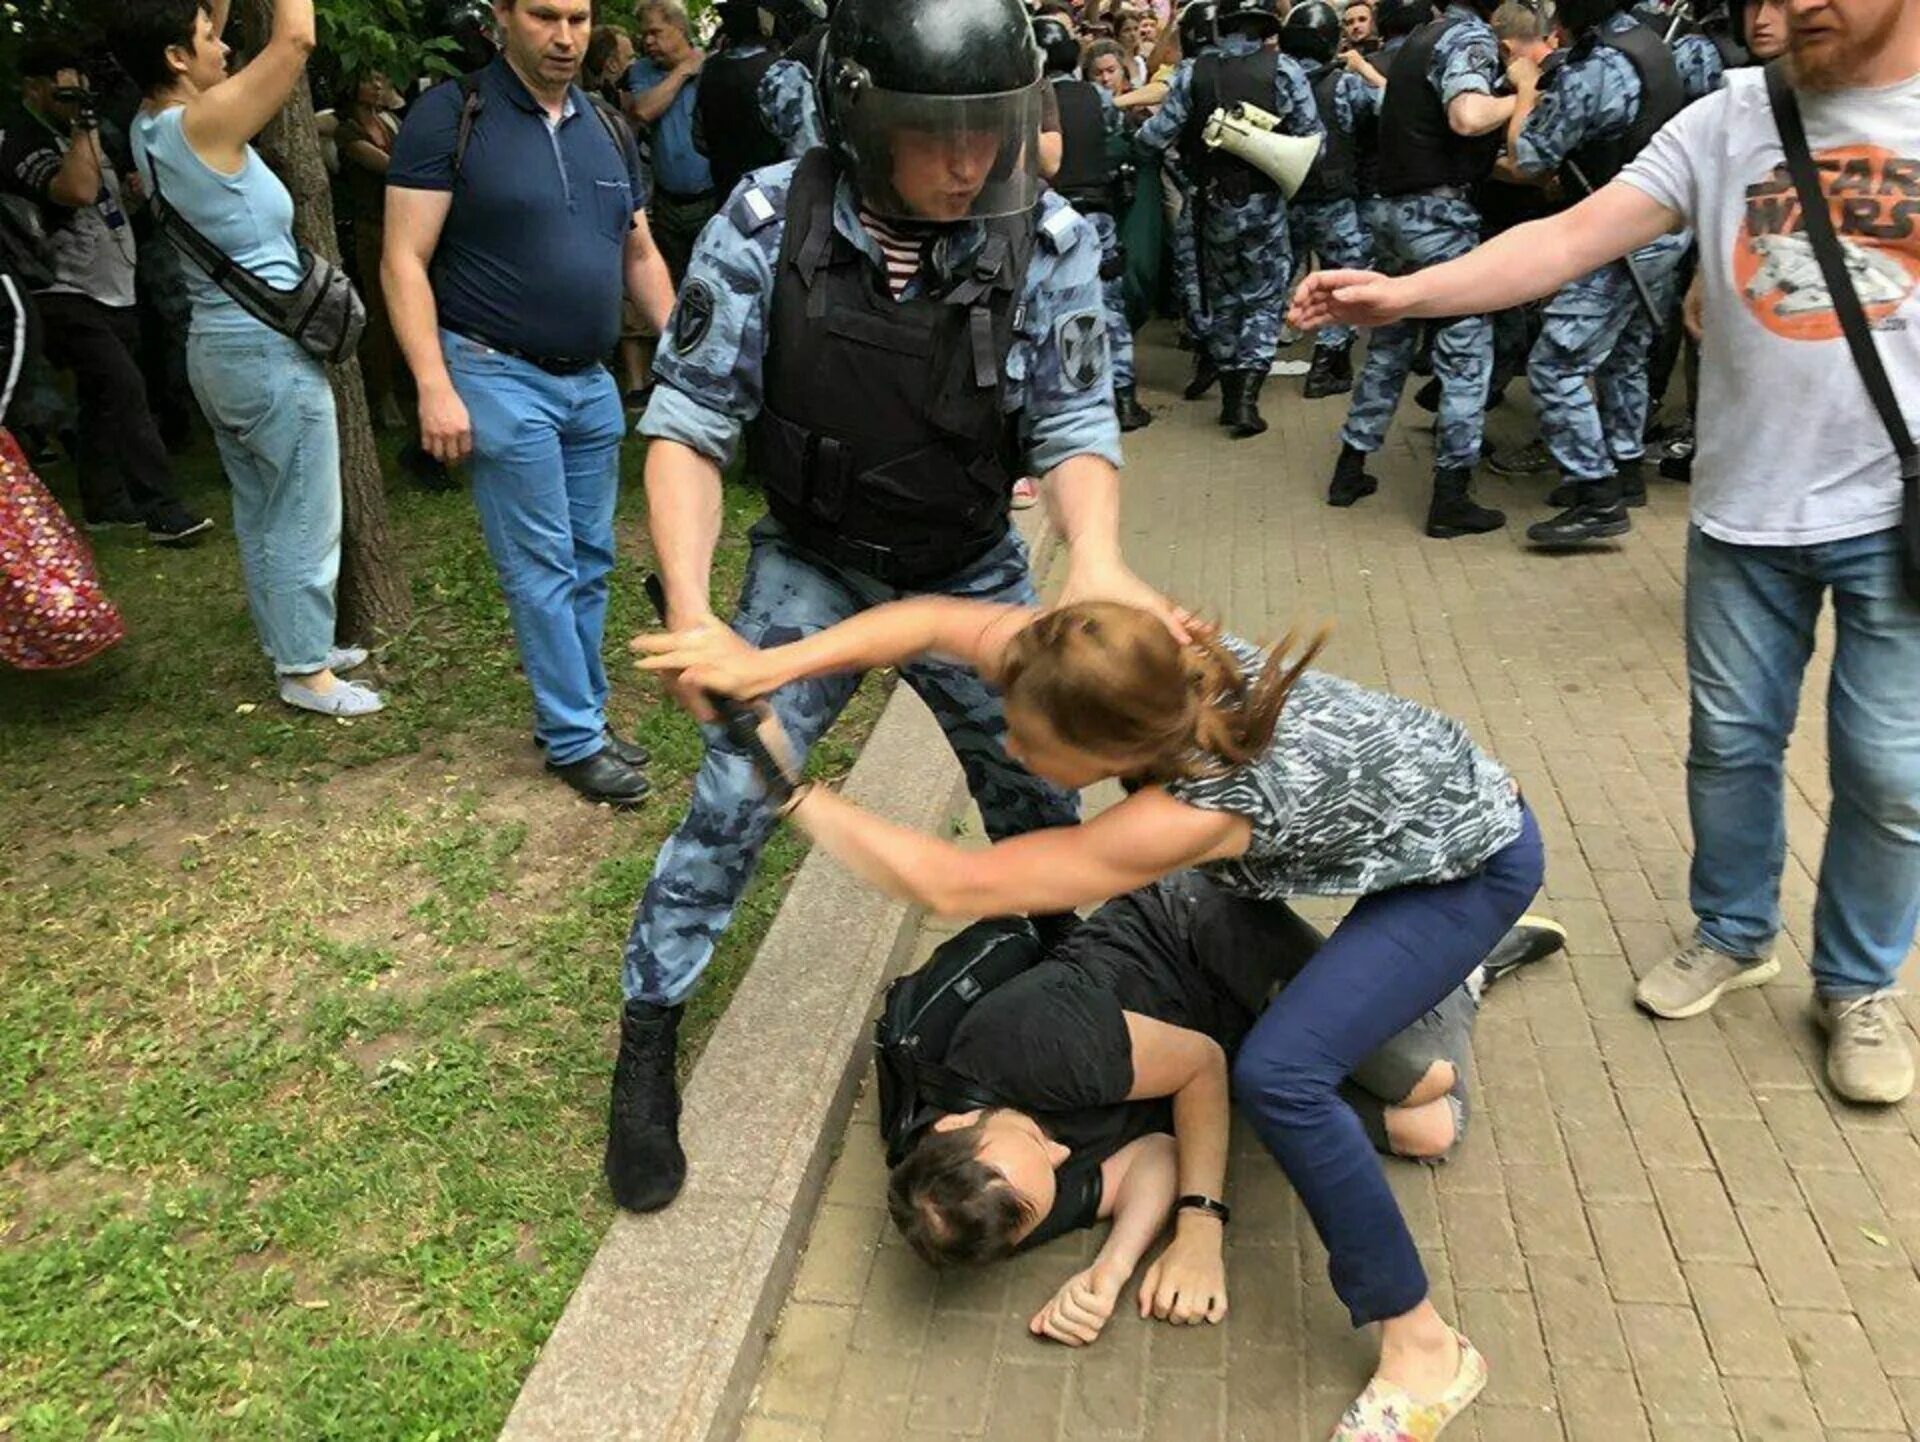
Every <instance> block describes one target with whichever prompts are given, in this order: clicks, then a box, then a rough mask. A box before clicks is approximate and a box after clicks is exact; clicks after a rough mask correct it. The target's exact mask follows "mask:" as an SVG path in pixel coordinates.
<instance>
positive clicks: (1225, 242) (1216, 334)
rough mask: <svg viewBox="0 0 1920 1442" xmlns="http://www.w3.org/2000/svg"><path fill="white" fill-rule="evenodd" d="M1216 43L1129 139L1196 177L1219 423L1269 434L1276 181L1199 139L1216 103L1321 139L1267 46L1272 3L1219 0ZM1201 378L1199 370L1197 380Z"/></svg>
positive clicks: (1279, 266)
mask: <svg viewBox="0 0 1920 1442" xmlns="http://www.w3.org/2000/svg"><path fill="white" fill-rule="evenodd" d="M1214 14H1215V23H1216V26H1217V28H1218V30H1219V33H1220V43H1219V49H1218V51H1217V52H1216V53H1214V54H1211V55H1206V54H1203V55H1201V56H1200V57H1199V58H1198V59H1197V60H1182V61H1181V62H1180V67H1179V69H1177V70H1175V71H1174V73H1173V79H1172V80H1171V81H1170V82H1168V85H1167V98H1166V99H1165V100H1164V101H1162V102H1161V105H1160V110H1159V112H1158V113H1157V114H1156V115H1155V116H1154V117H1153V118H1152V119H1151V120H1149V121H1148V122H1147V123H1146V124H1145V125H1143V126H1141V127H1140V132H1139V135H1138V136H1137V137H1136V138H1137V139H1138V141H1139V143H1140V144H1141V145H1142V146H1143V147H1145V148H1146V149H1148V150H1151V151H1156V152H1158V151H1163V150H1165V149H1167V148H1168V147H1169V146H1170V145H1173V144H1175V143H1176V142H1177V143H1178V144H1179V147H1180V153H1181V159H1182V162H1183V166H1184V168H1185V170H1186V171H1187V174H1188V175H1189V176H1190V177H1191V178H1192V179H1193V182H1194V190H1193V199H1194V206H1195V209H1196V210H1197V211H1198V214H1197V216H1196V217H1195V232H1196V235H1197V237H1198V240H1199V260H1200V286H1201V292H1202V296H1203V299H1204V303H1205V306H1206V309H1207V313H1208V319H1207V337H1206V344H1207V347H1208V354H1209V356H1210V358H1211V360H1212V362H1213V365H1214V367H1215V369H1217V371H1218V372H1219V375H1220V424H1221V425H1223V426H1225V427H1226V428H1227V432H1228V434H1230V435H1232V436H1233V437H1234V438H1235V439H1236V440H1238V439H1243V438H1245V437H1247V436H1257V435H1259V434H1260V433H1261V432H1262V431H1264V430H1266V428H1267V423H1266V422H1265V421H1264V420H1262V419H1261V417H1260V387H1261V386H1262V385H1264V384H1265V383H1266V379H1267V370H1268V367H1270V366H1271V365H1272V364H1273V357H1274V354H1275V352H1276V351H1278V350H1279V348H1280V325H1281V317H1282V315H1283V314H1284V312H1285V310H1286V307H1287V282H1288V280H1289V279H1290V278H1291V276H1292V271H1293V248H1292V245H1291V244H1290V243H1289V240H1288V236H1287V204H1286V198H1285V197H1284V196H1283V195H1282V194H1281V192H1280V182H1279V181H1277V180H1275V179H1274V178H1273V177H1272V176H1270V175H1267V174H1266V173H1265V172H1264V171H1261V170H1259V169H1257V168H1256V167H1254V166H1252V165H1249V164H1247V162H1246V161H1244V160H1241V159H1240V158H1239V157H1238V156H1235V155H1233V154H1231V153H1230V152H1228V151H1227V150H1224V149H1215V148H1213V147H1210V146H1208V145H1207V144H1206V143H1205V141H1204V139H1203V132H1204V131H1205V130H1206V126H1207V121H1208V120H1209V119H1211V118H1212V116H1213V113H1214V111H1215V110H1216V109H1222V108H1228V109H1230V108H1231V107H1233V106H1234V105H1238V104H1242V103H1246V104H1251V105H1255V106H1258V107H1259V108H1260V109H1262V110H1265V111H1267V112H1269V113H1270V114H1272V115H1274V116H1276V117H1278V119H1279V122H1280V126H1279V128H1280V130H1281V131H1282V132H1283V133H1285V134H1288V135H1316V136H1317V135H1319V134H1320V133H1321V127H1320V116H1319V114H1318V112H1317V111H1315V109H1314V107H1313V92H1312V90H1311V89H1309V88H1308V86H1307V77H1306V76H1305V75H1304V74H1302V73H1301V70H1300V67H1299V66H1298V65H1297V64H1295V63H1294V61H1293V60H1292V59H1291V58H1290V57H1288V56H1285V55H1282V54H1280V53H1279V52H1278V51H1275V50H1269V49H1268V48H1267V47H1266V43H1265V42H1266V41H1267V40H1268V39H1270V38H1272V37H1273V36H1274V35H1275V34H1277V33H1278V32H1279V29H1280V20H1279V17H1278V16H1276V15H1275V14H1274V12H1273V8H1272V0H1217V3H1216V6H1215V10H1214ZM1196 379H1198V377H1196Z"/></svg>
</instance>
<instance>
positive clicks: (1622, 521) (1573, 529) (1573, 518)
mask: <svg viewBox="0 0 1920 1442" xmlns="http://www.w3.org/2000/svg"><path fill="white" fill-rule="evenodd" d="M1632 529H1633V522H1632V520H1631V519H1629V518H1628V516H1627V508H1626V507H1625V506H1623V505H1621V504H1620V503H1619V502H1618V501H1614V502H1613V503H1612V504H1611V505H1595V504H1594V503H1593V502H1591V501H1585V502H1582V503H1581V504H1580V505H1577V506H1570V507H1569V508H1568V509H1566V510H1564V511H1562V512H1561V513H1560V514H1559V515H1557V516H1555V517H1553V518H1552V519H1551V520H1546V521H1536V522H1535V523H1534V524H1533V525H1531V526H1528V527H1527V539H1528V540H1529V541H1531V542H1533V544H1534V545H1536V546H1579V545H1584V544H1586V543H1587V542H1588V541H1610V540H1612V539H1613V538H1614V537H1615V536H1624V535H1626V533H1627V532H1628V531H1630V530H1632Z"/></svg>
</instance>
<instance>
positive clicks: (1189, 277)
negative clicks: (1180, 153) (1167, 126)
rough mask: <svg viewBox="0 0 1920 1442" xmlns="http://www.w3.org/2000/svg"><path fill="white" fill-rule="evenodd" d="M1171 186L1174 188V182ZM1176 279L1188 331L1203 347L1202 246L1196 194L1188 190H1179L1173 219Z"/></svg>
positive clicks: (1205, 323) (1204, 338)
mask: <svg viewBox="0 0 1920 1442" xmlns="http://www.w3.org/2000/svg"><path fill="white" fill-rule="evenodd" d="M1168 189H1169V190H1170V191H1171V190H1172V189H1173V187H1172V185H1171V184H1169V186H1168ZM1173 278H1174V284H1175V285H1176V286H1177V287H1178V288H1179V297H1180V314H1181V315H1182V317H1183V318H1184V319H1185V320H1186V323H1187V334H1188V335H1190V336H1192V337H1193V339H1194V343H1195V344H1196V345H1199V346H1201V347H1202V348H1204V347H1205V344H1206V334H1207V315H1206V302H1205V299H1204V298H1203V296H1202V295H1201V291H1200V249H1199V243H1198V241H1197V240H1196V239H1195V237H1194V233H1193V195H1192V193H1191V192H1189V191H1185V190H1182V191H1181V192H1180V211H1179V214H1177V215H1176V216H1174V219H1173Z"/></svg>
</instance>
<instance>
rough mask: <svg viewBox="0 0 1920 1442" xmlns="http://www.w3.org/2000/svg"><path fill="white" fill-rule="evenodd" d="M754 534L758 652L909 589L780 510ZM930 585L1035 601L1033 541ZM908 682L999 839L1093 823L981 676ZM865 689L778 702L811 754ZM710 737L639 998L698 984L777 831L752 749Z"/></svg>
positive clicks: (918, 668) (935, 665)
mask: <svg viewBox="0 0 1920 1442" xmlns="http://www.w3.org/2000/svg"><path fill="white" fill-rule="evenodd" d="M751 540H752V545H753V551H752V554H751V556H750V557H749V558H748V561H747V577H746V582H745V584H744V586H743V587H742V588H741V592H740V607H739V610H738V611H737V612H736V613H735V615H734V618H733V629H734V630H735V631H736V632H738V633H739V634H740V635H741V636H742V637H743V638H745V639H746V640H747V641H748V642H750V643H751V644H753V645H755V646H777V645H780V644H782V643H784V642H787V641H794V640H798V639H799V638H800V637H802V636H808V635H811V634H813V633H814V632H816V631H823V630H825V629H826V628H827V627H829V626H831V625H833V624H835V623H836V622H839V621H843V620H845V619H846V618H847V617H849V616H852V615H855V614H857V613H858V612H861V611H864V610H867V609H868V608H869V607H872V606H878V605H881V604H882V603H884V602H887V601H895V600H898V599H900V597H901V596H902V595H904V594H906V593H905V592H903V591H902V590H900V589H899V588H897V587H893V586H887V585H884V584H882V583H881V582H879V581H877V580H875V579H874V578H873V577H871V576H867V575H863V574H861V573H859V572H856V571H847V570H843V569H841V568H840V567H838V566H835V565H833V564H832V563H830V562H828V561H825V560H822V559H820V558H819V557H816V556H813V555H811V554H808V553H805V552H802V551H800V550H797V549H796V548H795V547H794V546H793V545H791V544H790V543H789V542H788V540H787V536H786V532H785V531H784V530H783V529H782V528H781V527H780V525H779V524H778V523H777V522H775V521H773V520H772V519H771V518H769V519H766V520H762V521H761V522H760V523H759V524H758V525H756V526H755V527H754V528H753V531H752V535H751ZM921 589H923V590H924V591H927V592H931V593H934V594H939V595H946V596H960V597H964V598H966V599H969V600H976V601H1000V602H1005V603H1008V604H1012V605H1022V606H1031V605H1033V604H1034V603H1035V599H1034V589H1033V576H1032V573H1031V571H1030V570H1029V568H1028V563H1027V550H1026V546H1025V545H1024V544H1023V543H1022V542H1021V540H1020V538H1019V536H1018V535H1016V534H1015V533H1013V532H1012V531H1009V532H1008V533H1007V537H1006V539H1005V540H1003V541H1001V542H1000V543H999V544H998V545H996V546H995V547H994V548H993V549H992V550H991V551H989V552H988V553H987V554H986V555H985V556H983V557H981V558H980V559H979V560H977V561H975V562H973V563H972V564H971V565H968V566H966V567H964V568H962V569H961V570H959V571H956V572H955V573H954V574H953V575H951V576H948V577H946V578H944V579H943V580H940V581H938V582H936V583H933V584H931V585H929V586H926V587H924V588H921ZM900 679H901V680H903V681H905V682H906V683H907V684H908V685H909V686H911V687H913V689H914V691H915V692H916V693H917V694H918V695H919V697H920V699H921V700H922V701H924V702H926V703H927V708H928V709H929V710H931V711H932V712H933V715H934V719H935V720H937V721H938V722H939V723H940V729H941V730H942V731H944V732H945V733H946V736H947V741H948V744H950V745H951V746H952V747H953V749H954V753H955V755H957V756H958V757H959V758H960V765H961V768H962V770H964V771H965V773H966V777H967V787H968V789H969V790H970V791H971V792H972V793H973V798H974V800H975V801H977V802H978V803H979V805H980V814H981V817H982V819H983V820H984V821H985V823H986V828H987V835H988V836H990V837H992V838H993V839H994V840H996V841H997V840H1000V839H1001V838H1003V837H1007V836H1015V835H1019V834H1020V833H1022V832H1027V831H1035V830H1039V829H1040V828H1042V827H1048V826H1070V825H1072V824H1073V823H1074V822H1076V821H1077V820H1078V819H1079V816H1080V805H1079V800H1078V798H1077V797H1075V796H1073V795H1071V794H1069V793H1068V792H1065V791H1062V790H1060V789H1059V788H1058V787H1055V786H1051V785H1049V784H1048V783H1046V782H1044V781H1041V780H1040V779H1038V778H1037V777H1035V776H1033V775H1032V774H1031V773H1029V772H1027V771H1025V770H1023V769H1022V768H1021V767H1019V766H1017V765H1015V764H1014V762H1013V761H1011V760H1010V759H1009V758H1008V756H1007V753H1006V747H1005V744H1004V742H1005V736H1006V730H1007V722H1006V715H1005V713H1004V712H1003V711H1002V709H1001V704H1000V697H999V693H997V692H996V691H994V690H993V689H992V688H991V687H990V686H988V685H987V683H986V682H984V681H982V680H981V679H980V677H979V675H978V674H976V673H975V672H974V671H972V670H970V669H969V668H967V667H965V666H959V665H955V664H954V663H952V662H949V661H941V660H935V659H932V658H922V659H921V660H918V661H912V662H909V663H908V664H906V665H904V666H902V667H901V668H900ZM859 684H860V677H859V676H858V675H835V676H817V677H814V678H812V679H810V680H806V681H800V682H797V683H795V684H794V685H791V686H783V687H781V688H780V690H779V691H777V692H775V693H774V694H773V696H772V697H771V698H769V699H770V702H771V704H772V706H773V709H774V713H775V714H776V715H777V716H778V717H779V718H780V724H781V726H782V727H783V728H785V730H786V734H787V739H788V741H789V742H791V743H792V746H793V749H794V753H795V755H796V756H797V757H801V758H804V757H805V756H806V754H807V752H808V750H809V749H811V747H812V746H813V743H814V742H815V741H817V740H819V739H820V736H821V735H822V733H824V732H825V731H826V729H827V728H828V727H829V726H831V725H832V724H833V721H834V718H835V717H837V716H838V715H839V714H840V712H841V709H842V708H843V707H845V705H846V704H847V701H848V699H849V698H850V697H851V696H852V695H853V692H854V689H855V688H856V687H857V686H858V685H859ZM706 743H707V751H706V757H705V759H704V760H703V761H702V762H701V765H700V774H699V776H698V777H697V778H696V779H695V781H694V783H693V804H692V806H691V807H690V808H689V810H688V812H687V816H686V819H685V820H684V821H682V822H681V823H680V826H679V829H678V830H676V831H675V832H674V833H673V835H672V836H670V837H668V838H667V842H666V844H665V845H664V846H662V847H661V848H660V855H659V859H658V860H657V861H656V862H655V863H654V868H653V878H652V879H651V880H650V881H648V883H647V889H646V892H645V893H644V894H643V895H642V896H641V898H640V906H639V909H638V910H637V911H636V912H635V914H634V918H633V929H632V931H631V932H630V933H629V934H628V936H627V946H626V965H625V968H624V974H623V977H622V984H623V987H624V990H625V992H626V995H627V997H628V998H629V999H632V998H635V997H637V998H640V999H642V1000H644V1001H649V1002H653V1003H655V1004H657V1005H662V1006H671V1005H675V1004H677V1003H679V1002H680V1001H682V1000H684V999H685V998H686V996H687V995H688V994H689V993H690V992H691V991H692V990H693V988H694V985H695V983H697V982H698V981H699V980H700V974H701V973H702V972H703V971H705V970H706V967H707V962H708V961H709V960H710V959H711V958H712V956H713V948H714V945H715V943H716V942H718V940H719V938H720V934H721V932H723V931H724V930H726V927H727V922H728V921H729V919H731V917H732V916H733V909H734V906H735V904H736V903H737V902H738V901H739V900H740V895H741V893H742V892H744V891H745V890H746V887H747V882H748V881H749V880H750V879H751V877H752V875H753V869H754V865H755V863H756V862H757V861H758V860H759V856H760V849H761V847H762V846H764V845H765V844H766V840H767V836H768V833H770V832H771V831H772V830H773V825H774V819H773V815H772V813H771V812H770V811H769V810H768V809H767V806H766V804H765V803H764V801H763V800H762V796H761V787H760V784H759V783H758V782H757V781H756V780H755V779H754V775H753V768H752V765H751V764H750V763H749V762H748V760H747V758H746V756H745V754H744V753H743V752H741V751H739V750H737V749H736V748H735V747H734V746H733V745H732V743H730V742H729V741H727V740H726V738H725V737H724V736H723V735H722V734H721V733H720V731H719V730H718V728H716V727H711V726H710V727H707V728H706Z"/></svg>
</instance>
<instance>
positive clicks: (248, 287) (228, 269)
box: [146, 157, 367, 365]
mask: <svg viewBox="0 0 1920 1442" xmlns="http://www.w3.org/2000/svg"><path fill="white" fill-rule="evenodd" d="M146 179H147V187H148V190H149V192H150V193H151V194H152V196H153V217H154V221H155V223H156V224H158V226H159V227H160V233H161V234H162V235H164V236H166V237H167V239H168V240H170V241H172V242H173V243H174V245H176V246H178V247H179V248H180V250H181V251H182V252H183V253H184V254H186V255H187V256H189V257H191V258H192V260H193V262H194V264H196V265H198V266H199V267H200V268H201V269H202V270H204V271H205V272H206V273H207V278H208V279H209V280H211V281H212V282H213V283H214V284H215V285H217V286H219V287H220V289H221V290H223V291H225V292H226V293H227V294H228V295H229V296H231V297H232V298H233V300H234V301H235V303H236V304H238V305H239V307H240V308H241V309H242V310H244V311H245V312H246V313H247V314H248V315H250V316H252V317H253V318H254V319H255V320H257V321H259V322H260V323H261V324H262V325H264V326H266V327H267V328H268V329H270V330H276V331H278V332H279V333H280V334H281V335H284V336H286V337H287V338H288V339H290V340H292V341H294V342H296V343H297V344H298V345H299V346H300V347H301V348H302V349H303V350H305V351H306V352H307V353H308V354H309V355H314V356H317V357H319V358H320V359H321V360H323V361H327V362H329V363H330V364H333V365H339V364H341V363H343V362H344V361H346V360H347V359H348V358H350V357H351V356H352V355H353V353H354V351H355V349H356V348H358V346H359V344H360V336H361V333H362V332H364V331H365V330H366V328H367V307H366V303H365V302H364V301H362V300H361V299H360V296H359V293H358V292H357V291H355V290H354V288H353V282H352V281H350V280H348V279H347V273H346V271H345V270H343V269H342V268H341V267H340V266H338V265H336V264H334V262H332V261H330V260H328V259H327V258H326V257H325V256H322V255H315V254H314V253H313V252H312V251H310V250H308V249H307V248H306V247H305V246H301V247H300V248H299V251H300V283H299V284H298V285H296V286H294V288H293V289H292V290H281V289H280V288H279V287H277V286H273V285H269V284H268V283H267V282H266V281H264V280H262V279H261V278H260V277H259V276H257V275H255V274H254V273H253V272H252V271H250V270H248V269H247V268H246V267H245V266H243V265H241V264H240V262H239V261H237V260H235V259H234V258H233V257H232V256H230V255H228V254H227V253H226V252H225V251H224V250H222V249H221V248H220V247H219V246H217V245H215V244H214V243H213V242H212V241H211V240H209V239H207V237H206V236H205V235H203V234H201V232H200V230H199V228H198V227H197V226H195V225H194V223H193V222H192V221H190V220H188V219H187V218H186V217H185V216H184V215H182V214H181V213H180V212H179V211H177V210H175V209H174V208H173V206H171V205H170V204H168V203H167V199H166V197H165V196H164V195H162V194H161V193H160V167H159V166H157V165H155V164H154V163H153V162H152V159H151V157H149V159H148V163H147V177H146Z"/></svg>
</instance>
